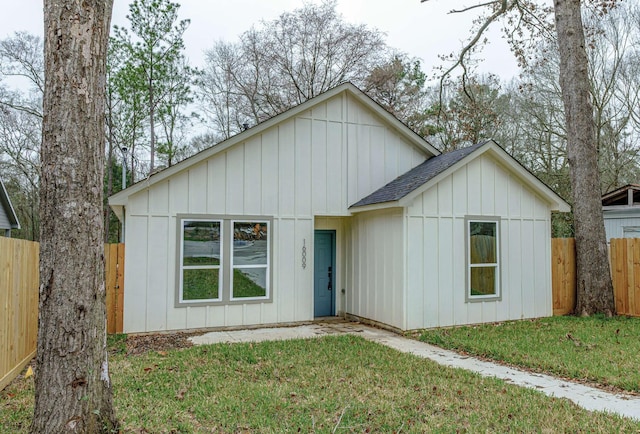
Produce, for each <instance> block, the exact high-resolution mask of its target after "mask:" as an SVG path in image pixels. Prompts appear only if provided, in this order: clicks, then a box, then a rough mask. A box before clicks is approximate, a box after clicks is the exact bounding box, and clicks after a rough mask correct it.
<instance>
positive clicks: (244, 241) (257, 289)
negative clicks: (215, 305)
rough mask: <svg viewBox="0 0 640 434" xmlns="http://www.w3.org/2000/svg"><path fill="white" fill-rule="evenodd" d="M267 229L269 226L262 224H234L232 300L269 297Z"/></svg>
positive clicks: (246, 222)
mask: <svg viewBox="0 0 640 434" xmlns="http://www.w3.org/2000/svg"><path fill="white" fill-rule="evenodd" d="M268 227H269V225H268V223H267V222H264V221H263V222H248V221H234V222H233V255H232V259H231V268H232V270H233V281H232V285H231V299H232V300H233V299H237V298H253V297H267V296H268V285H267V282H268V281H269V276H268V269H269V229H268Z"/></svg>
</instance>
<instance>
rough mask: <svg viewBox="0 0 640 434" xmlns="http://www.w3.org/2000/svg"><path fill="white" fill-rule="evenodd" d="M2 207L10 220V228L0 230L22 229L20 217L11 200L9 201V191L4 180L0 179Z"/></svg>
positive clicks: (0, 201)
mask: <svg viewBox="0 0 640 434" xmlns="http://www.w3.org/2000/svg"><path fill="white" fill-rule="evenodd" d="M0 206H1V207H2V208H3V210H4V213H5V215H6V216H7V219H8V220H9V225H10V227H8V228H0V229H20V222H19V221H18V216H17V215H16V211H15V210H14V209H13V205H12V204H11V200H9V194H8V193H7V189H6V188H5V187H4V183H3V182H2V179H0Z"/></svg>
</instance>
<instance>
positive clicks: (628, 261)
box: [551, 238, 640, 316]
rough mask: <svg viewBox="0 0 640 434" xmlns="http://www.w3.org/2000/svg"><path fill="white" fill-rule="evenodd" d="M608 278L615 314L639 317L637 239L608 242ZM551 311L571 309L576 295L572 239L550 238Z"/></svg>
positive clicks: (639, 247) (639, 255) (639, 254)
mask: <svg viewBox="0 0 640 434" xmlns="http://www.w3.org/2000/svg"><path fill="white" fill-rule="evenodd" d="M609 264H610V267H611V281H612V283H613V293H614V298H615V306H616V313H617V314H618V315H629V316H640V238H614V239H611V241H610V244H609ZM551 276H552V280H551V284H552V292H553V314H554V315H566V314H567V313H571V312H573V309H574V307H575V294H576V285H575V283H576V272H575V241H574V240H573V239H569V238H566V239H561V238H554V239H553V240H552V241H551Z"/></svg>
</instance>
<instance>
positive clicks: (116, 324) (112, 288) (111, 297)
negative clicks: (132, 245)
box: [104, 243, 124, 334]
mask: <svg viewBox="0 0 640 434" xmlns="http://www.w3.org/2000/svg"><path fill="white" fill-rule="evenodd" d="M104 257H105V279H106V290H107V297H106V304H107V333H110V334H113V333H122V330H123V314H124V244H122V243H119V244H105V246H104Z"/></svg>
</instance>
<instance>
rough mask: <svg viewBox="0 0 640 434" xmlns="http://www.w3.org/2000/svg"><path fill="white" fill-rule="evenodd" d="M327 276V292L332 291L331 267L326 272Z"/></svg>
mask: <svg viewBox="0 0 640 434" xmlns="http://www.w3.org/2000/svg"><path fill="white" fill-rule="evenodd" d="M327 274H328V277H329V285H328V288H327V289H328V290H329V291H333V283H332V281H333V279H332V278H331V276H332V274H333V272H332V270H331V267H329V270H328V273H327Z"/></svg>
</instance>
